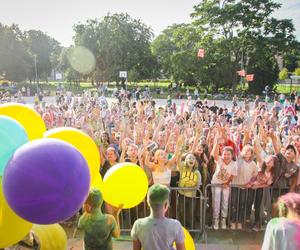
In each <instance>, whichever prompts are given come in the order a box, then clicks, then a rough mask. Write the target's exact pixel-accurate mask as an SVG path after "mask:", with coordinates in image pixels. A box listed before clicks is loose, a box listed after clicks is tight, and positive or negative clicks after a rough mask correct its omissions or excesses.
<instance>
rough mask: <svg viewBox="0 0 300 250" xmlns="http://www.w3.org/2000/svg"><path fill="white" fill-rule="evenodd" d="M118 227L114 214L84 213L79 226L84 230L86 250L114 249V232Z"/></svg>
mask: <svg viewBox="0 0 300 250" xmlns="http://www.w3.org/2000/svg"><path fill="white" fill-rule="evenodd" d="M115 227H116V222H115V219H114V218H113V216H111V215H106V214H99V213H94V214H84V215H83V216H81V218H80V220H79V225H78V228H79V229H82V230H83V231H84V245H85V250H110V249H112V240H111V237H112V232H113V231H114V229H115Z"/></svg>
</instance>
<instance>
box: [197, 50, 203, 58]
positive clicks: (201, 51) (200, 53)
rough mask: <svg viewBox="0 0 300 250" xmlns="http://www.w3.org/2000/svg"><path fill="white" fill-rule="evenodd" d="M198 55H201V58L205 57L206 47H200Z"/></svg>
mask: <svg viewBox="0 0 300 250" xmlns="http://www.w3.org/2000/svg"><path fill="white" fill-rule="evenodd" d="M198 57H201V58H203V57H204V49H199V50H198Z"/></svg>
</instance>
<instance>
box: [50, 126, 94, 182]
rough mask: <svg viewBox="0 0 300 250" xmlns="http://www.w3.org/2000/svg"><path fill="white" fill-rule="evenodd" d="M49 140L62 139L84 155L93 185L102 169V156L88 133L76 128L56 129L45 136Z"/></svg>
mask: <svg viewBox="0 0 300 250" xmlns="http://www.w3.org/2000/svg"><path fill="white" fill-rule="evenodd" d="M44 137H47V138H56V139H61V140H63V141H65V142H68V143H70V144H72V145H73V146H74V147H75V148H77V150H78V151H79V152H80V153H81V154H82V156H83V157H84V158H85V160H86V161H87V164H88V166H89V169H90V175H91V184H92V183H93V182H94V181H95V178H96V175H97V174H98V173H99V169H100V154H99V150H98V147H97V145H96V143H95V142H94V141H93V139H92V138H91V137H90V136H88V135H87V134H86V133H84V132H82V131H80V130H78V129H75V128H68V127H63V128H55V129H51V130H49V131H47V132H46V133H45V134H44Z"/></svg>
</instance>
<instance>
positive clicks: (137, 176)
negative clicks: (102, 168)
mask: <svg viewBox="0 0 300 250" xmlns="http://www.w3.org/2000/svg"><path fill="white" fill-rule="evenodd" d="M147 191H148V179H147V175H146V174H145V172H144V170H143V169H142V168H141V167H139V166H137V165H135V164H132V163H128V162H125V163H119V164H117V165H115V166H113V167H112V168H110V169H109V170H108V171H107V173H106V174H105V176H104V179H103V183H102V187H101V192H102V194H103V199H104V200H105V201H106V202H107V203H109V204H111V205H113V206H115V207H118V206H119V205H120V204H123V208H132V207H135V206H136V205H138V204H139V203H141V202H142V201H143V200H144V198H145V196H146V194H147Z"/></svg>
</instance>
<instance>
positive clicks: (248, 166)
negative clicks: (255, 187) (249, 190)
mask: <svg viewBox="0 0 300 250" xmlns="http://www.w3.org/2000/svg"><path fill="white" fill-rule="evenodd" d="M236 164H237V176H235V177H233V180H232V184H236V185H246V184H247V183H249V182H250V180H251V178H252V177H255V176H257V173H258V168H257V165H256V164H255V162H254V161H251V162H246V161H245V160H244V159H243V158H239V159H238V160H237V161H236Z"/></svg>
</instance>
